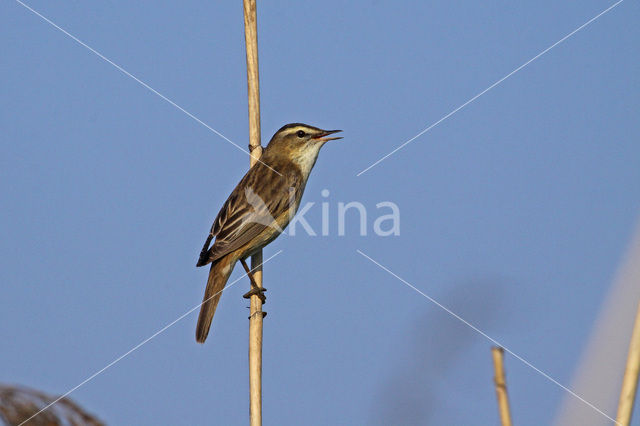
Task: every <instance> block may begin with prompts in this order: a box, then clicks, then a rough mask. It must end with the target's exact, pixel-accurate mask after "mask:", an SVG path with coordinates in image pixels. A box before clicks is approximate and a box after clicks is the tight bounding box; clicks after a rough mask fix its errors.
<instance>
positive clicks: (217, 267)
mask: <svg viewBox="0 0 640 426" xmlns="http://www.w3.org/2000/svg"><path fill="white" fill-rule="evenodd" d="M237 260H238V259H236V258H235V257H234V256H233V253H230V254H228V255H226V256H224V257H221V258H220V259H217V260H216V261H214V262H213V263H212V264H211V269H210V270H209V279H208V280H207V288H206V290H205V291H204V298H203V299H202V306H201V307H200V315H199V316H198V325H197V326H196V341H197V342H198V343H204V341H205V340H206V339H207V335H208V334H209V328H210V327H211V320H213V314H214V313H215V312H216V307H217V306H218V302H219V301H220V296H222V290H223V289H224V286H225V285H226V284H227V281H228V280H229V276H230V275H231V272H232V271H233V267H234V266H235V264H236V262H237Z"/></svg>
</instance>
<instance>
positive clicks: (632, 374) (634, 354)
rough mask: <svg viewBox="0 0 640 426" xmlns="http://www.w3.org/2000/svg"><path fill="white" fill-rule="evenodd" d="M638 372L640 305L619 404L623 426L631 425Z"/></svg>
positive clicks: (618, 416)
mask: <svg viewBox="0 0 640 426" xmlns="http://www.w3.org/2000/svg"><path fill="white" fill-rule="evenodd" d="M638 372H640V304H638V312H637V313H636V320H635V322H634V324H633V331H632V332H631V342H630V343H629V355H628V356H627V367H626V369H625V371H624V378H623V380H622V389H621V390H620V401H619V402H618V415H617V416H616V422H617V423H618V424H619V425H622V426H628V425H629V423H631V415H632V414H633V403H634V401H635V399H636V391H637V389H638Z"/></svg>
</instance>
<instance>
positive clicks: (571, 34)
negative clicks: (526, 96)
mask: <svg viewBox="0 0 640 426" xmlns="http://www.w3.org/2000/svg"><path fill="white" fill-rule="evenodd" d="M623 1H624V0H618V1H617V2H616V3H614V4H612V5H611V6H609V7H608V8H606V9H605V10H603V11H602V12H600V13H598V14H597V15H596V16H594V17H593V18H591V19H589V20H588V21H587V22H585V23H584V24H582V25H580V26H579V27H578V28H576V29H575V30H573V31H571V32H570V33H569V34H567V35H566V36H564V37H562V38H561V39H560V40H558V41H556V42H555V43H553V44H552V45H551V46H549V47H547V48H546V49H544V50H543V51H542V52H540V53H538V54H537V55H536V56H534V57H533V58H531V59H529V60H528V61H527V62H525V63H524V64H522V65H520V66H519V67H518V68H516V69H515V70H513V71H511V72H510V73H509V74H507V75H505V76H504V77H502V78H501V79H500V80H498V81H496V82H495V83H493V84H492V85H491V86H489V87H487V88H486V89H484V90H483V91H482V92H480V93H478V94H477V95H475V96H474V97H472V98H471V99H469V100H468V101H466V102H465V103H463V104H462V105H460V106H459V107H457V108H456V109H454V110H453V111H451V112H450V113H448V114H447V115H445V116H444V117H442V118H441V119H440V120H438V121H436V122H435V123H433V124H432V125H430V126H429V127H427V128H426V129H424V130H422V131H421V132H420V133H418V134H417V135H415V136H414V137H412V138H411V139H409V140H408V141H406V142H404V143H403V144H402V145H400V146H398V147H397V148H396V149H394V150H393V151H391V152H390V153H388V154H387V155H385V156H384V157H382V158H380V159H379V160H378V161H376V162H375V163H373V164H371V165H370V166H369V167H367V168H366V169H364V170H362V171H361V172H360V173H358V174H357V175H356V176H360V175H361V174H363V173H364V172H366V171H367V170H369V169H371V168H373V167H375V166H377V165H378V164H380V163H381V162H383V161H384V160H386V159H387V158H389V157H390V156H392V155H393V154H395V153H396V152H398V151H400V150H401V149H402V148H404V147H405V146H407V145H409V144H410V143H411V142H413V141H414V140H416V139H417V138H419V137H420V136H422V135H424V134H425V133H427V132H428V131H429V130H431V129H433V128H434V127H436V126H437V125H438V124H440V123H442V122H443V121H444V120H446V119H447V118H449V117H451V116H452V115H453V114H455V113H457V112H458V111H460V110H461V109H462V108H464V107H466V106H467V105H469V104H470V103H471V102H473V101H475V100H476V99H478V98H479V97H480V96H482V95H484V94H485V93H487V92H488V91H489V90H491V89H493V88H494V87H496V86H497V85H499V84H500V83H502V82H503V81H505V80H506V79H508V78H509V77H511V76H512V75H514V74H515V73H517V72H518V71H520V70H521V69H523V68H524V67H526V66H527V65H529V64H530V63H532V62H533V61H535V60H536V59H538V58H540V57H541V56H542V55H544V54H545V53H547V52H548V51H550V50H551V49H553V48H554V47H556V46H557V45H559V44H560V43H562V42H563V41H565V40H567V39H568V38H570V37H571V36H573V35H574V34H576V33H577V32H578V31H580V30H582V29H584V28H585V27H586V26H587V25H589V24H591V23H592V22H593V21H595V20H596V19H598V18H600V17H601V16H602V15H604V14H605V13H607V12H609V11H610V10H611V9H613V8H614V7H616V6H618V5H619V4H620V3H622V2H623Z"/></svg>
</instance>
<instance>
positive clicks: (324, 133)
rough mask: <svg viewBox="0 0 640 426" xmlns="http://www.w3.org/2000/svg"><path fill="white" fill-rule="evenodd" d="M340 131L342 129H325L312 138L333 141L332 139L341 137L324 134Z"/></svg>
mask: <svg viewBox="0 0 640 426" xmlns="http://www.w3.org/2000/svg"><path fill="white" fill-rule="evenodd" d="M341 131H342V130H325V131H323V132H322V133H320V134H319V135H316V136H314V137H313V139H315V140H319V141H322V142H327V141H333V140H336V139H342V137H341V136H339V137H337V138H326V137H325V136H329V135H332V134H334V133H338V132H341Z"/></svg>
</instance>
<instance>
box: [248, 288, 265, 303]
mask: <svg viewBox="0 0 640 426" xmlns="http://www.w3.org/2000/svg"><path fill="white" fill-rule="evenodd" d="M265 291H267V289H266V288H264V287H258V286H255V287H253V286H252V287H251V290H249V291H248V292H246V293H245V294H243V295H242V297H244V298H245V299H250V298H251V296H253V295H256V296H258V297H259V298H260V300H262V304H265V303H267V296H265V295H264V292H265Z"/></svg>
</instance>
